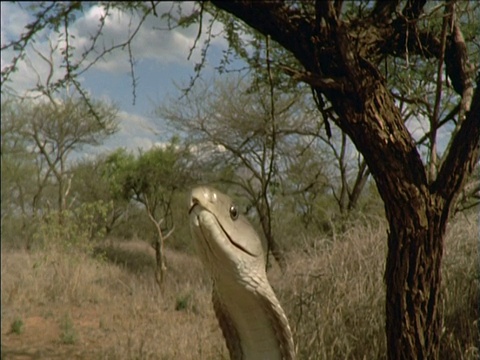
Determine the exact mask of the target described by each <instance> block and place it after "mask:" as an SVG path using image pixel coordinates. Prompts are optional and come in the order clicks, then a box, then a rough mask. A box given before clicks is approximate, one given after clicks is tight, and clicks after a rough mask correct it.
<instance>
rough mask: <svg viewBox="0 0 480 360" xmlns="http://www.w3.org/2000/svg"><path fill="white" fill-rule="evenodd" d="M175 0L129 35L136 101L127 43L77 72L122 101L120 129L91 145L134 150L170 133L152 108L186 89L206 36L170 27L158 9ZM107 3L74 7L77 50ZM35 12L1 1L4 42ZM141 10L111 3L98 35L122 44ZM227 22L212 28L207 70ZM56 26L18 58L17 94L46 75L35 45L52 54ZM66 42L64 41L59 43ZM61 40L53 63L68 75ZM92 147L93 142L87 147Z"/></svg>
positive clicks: (5, 54)
mask: <svg viewBox="0 0 480 360" xmlns="http://www.w3.org/2000/svg"><path fill="white" fill-rule="evenodd" d="M193 6H194V5H193V3H186V4H184V5H183V8H184V9H185V10H186V11H187V12H188V11H189V10H191V9H192V7H193ZM171 7H172V3H170V2H162V3H161V4H159V5H158V6H157V13H158V14H159V17H155V16H149V17H147V18H146V20H145V22H144V24H143V25H142V26H141V28H140V30H139V32H138V33H137V34H136V36H135V40H134V41H133V43H132V53H133V56H134V58H135V62H136V63H135V78H136V80H137V86H136V97H135V104H133V101H134V96H133V86H132V77H131V73H130V62H129V57H128V52H127V51H121V50H120V51H116V52H115V53H113V54H112V55H109V56H107V57H106V58H104V59H102V60H100V61H99V62H97V63H96V64H95V65H94V66H93V67H91V68H90V69H89V70H88V71H86V72H85V73H83V74H82V75H81V77H80V79H79V80H80V82H81V84H82V86H83V87H84V89H86V90H87V91H88V92H89V94H90V96H91V97H92V98H93V99H102V100H105V101H108V102H113V103H114V104H116V105H117V106H118V109H119V121H120V131H119V132H118V133H117V134H115V135H114V136H113V137H112V138H110V139H109V140H107V141H106V142H105V144H104V145H102V146H101V147H100V148H99V149H96V150H94V151H93V152H101V151H104V150H107V151H108V150H109V149H113V148H116V147H119V146H121V147H126V148H127V149H132V150H136V149H138V148H142V149H148V148H150V147H151V146H152V145H154V144H155V143H158V142H164V141H166V140H168V138H169V133H168V132H167V131H166V129H165V127H164V124H163V122H162V120H161V119H159V118H158V117H156V116H155V115H154V109H155V107H156V106H157V105H159V104H160V103H161V102H162V101H164V100H165V99H167V98H177V97H178V96H180V95H181V92H180V91H179V87H185V86H186V85H188V84H189V81H190V78H191V77H192V76H194V75H195V72H194V67H195V64H196V63H198V62H199V61H200V59H201V44H202V43H203V41H204V40H205V37H204V36H202V37H201V38H200V40H199V42H198V44H199V45H197V47H196V48H195V49H194V50H193V52H192V54H191V56H190V58H189V54H190V50H191V48H192V47H193V45H194V43H195V39H196V37H197V34H198V25H193V26H190V27H189V28H186V29H185V28H177V29H173V30H167V29H166V28H167V23H166V20H165V19H162V18H161V17H160V14H161V13H163V12H166V11H168V10H170V9H171ZM104 13H105V9H104V8H102V7H101V6H98V5H92V6H91V7H90V8H88V9H85V11H84V12H83V13H79V14H77V17H76V19H75V21H74V22H73V23H72V24H71V26H70V30H69V31H70V34H71V35H74V37H75V38H74V39H73V40H72V45H73V46H74V47H75V49H76V51H77V53H76V55H77V56H78V55H79V54H80V53H81V52H82V50H83V49H85V47H86V46H88V44H89V43H90V37H91V35H92V34H94V33H96V30H97V29H98V26H99V19H100V16H102V15H103V14H104ZM208 19H209V18H208V15H207V17H205V18H204V22H203V24H204V26H206V24H208ZM32 20H33V16H32V14H31V11H30V10H29V9H28V6H27V5H26V4H25V3H23V4H22V3H20V4H19V3H15V4H14V3H11V2H4V1H2V2H1V43H2V46H3V45H4V44H5V43H7V42H8V41H10V40H12V39H16V38H18V37H19V36H20V35H21V34H22V33H24V32H25V25H26V24H28V23H29V22H31V21H32ZM139 20H140V17H139V16H133V17H132V16H131V15H130V14H125V13H121V12H120V11H118V10H114V11H112V13H111V15H110V16H109V17H107V18H106V21H105V25H104V29H103V36H102V38H101V39H100V40H99V43H100V44H102V45H105V46H110V45H113V44H118V43H121V42H123V41H125V39H126V38H127V37H128V34H129V32H132V31H133V29H134V28H135V26H136V24H138V23H139ZM222 29H223V28H222V25H221V24H220V23H215V24H214V26H213V28H212V34H214V35H217V36H215V37H213V38H212V39H211V44H210V48H209V51H208V54H207V64H206V67H205V68H204V69H203V70H202V74H201V75H202V77H204V78H207V79H208V78H209V77H212V76H213V74H214V72H215V70H214V67H215V66H217V65H218V64H219V61H220V57H221V56H222V51H223V50H225V49H226V48H227V42H226V40H225V39H224V38H223V36H218V35H220V33H221V32H222ZM58 40H59V37H58V34H56V33H55V32H52V31H44V32H42V33H41V34H40V36H39V37H38V38H37V39H36V42H35V45H34V49H32V48H30V49H29V50H28V52H27V57H26V59H25V61H23V62H21V63H20V64H19V67H18V71H17V72H16V73H14V76H13V77H12V83H11V84H10V85H11V86H12V88H14V90H15V92H16V93H18V94H23V93H25V92H26V91H27V90H28V89H30V88H32V86H34V85H35V83H36V82H37V81H39V79H40V81H41V82H45V80H46V76H47V74H48V73H49V66H48V63H47V62H46V61H44V60H43V59H42V58H41V56H39V55H38V54H37V53H36V52H39V53H41V54H43V55H44V56H48V54H49V53H50V47H51V46H52V45H53V46H54V45H55V44H57V43H59V41H58ZM62 43H63V42H62V41H60V44H62ZM61 46H62V45H60V48H59V49H57V50H56V51H55V53H54V55H53V57H52V60H53V62H54V64H55V73H54V77H57V78H60V77H62V76H63V73H62V70H61V68H60V62H61V55H60V50H61ZM12 56H13V54H12V52H11V51H8V50H5V51H2V53H1V67H2V69H3V68H4V66H7V65H9V64H10V63H11V60H12ZM84 151H86V152H89V151H92V149H84Z"/></svg>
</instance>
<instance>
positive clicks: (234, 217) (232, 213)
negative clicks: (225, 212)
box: [230, 205, 238, 220]
mask: <svg viewBox="0 0 480 360" xmlns="http://www.w3.org/2000/svg"><path fill="white" fill-rule="evenodd" d="M230 217H231V218H232V220H237V218H238V210H237V207H236V206H235V205H230Z"/></svg>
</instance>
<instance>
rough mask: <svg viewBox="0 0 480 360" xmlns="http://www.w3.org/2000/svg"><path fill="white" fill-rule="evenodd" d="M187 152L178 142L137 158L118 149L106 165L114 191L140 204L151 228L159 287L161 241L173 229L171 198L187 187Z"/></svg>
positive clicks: (162, 275) (162, 271) (163, 270)
mask: <svg viewBox="0 0 480 360" xmlns="http://www.w3.org/2000/svg"><path fill="white" fill-rule="evenodd" d="M188 157H189V155H188V152H186V151H184V149H183V150H182V149H181V147H180V144H179V142H178V139H175V138H174V139H173V140H172V141H171V142H170V143H169V144H167V145H166V146H165V147H164V148H161V147H156V148H152V149H150V150H148V151H146V152H144V153H141V154H139V156H138V157H136V158H135V157H134V156H133V155H130V154H127V153H125V151H123V150H118V151H116V152H114V153H112V154H111V155H110V156H109V158H107V162H108V163H110V164H111V165H113V163H115V166H113V167H112V168H111V169H110V171H109V173H110V176H111V177H112V178H113V179H112V186H113V187H114V188H115V190H114V191H115V192H120V193H121V194H122V196H123V198H124V199H126V200H129V201H134V202H136V203H137V204H140V205H141V206H142V207H143V208H144V209H145V212H146V214H147V216H148V219H149V221H150V222H151V223H152V224H153V225H154V228H155V237H154V240H153V241H152V242H151V245H152V247H153V249H154V250H155V258H156V268H155V281H156V282H157V284H158V286H159V287H160V288H162V286H163V284H164V278H165V273H166V270H167V265H166V259H165V240H166V239H168V238H169V237H170V236H171V235H172V233H173V231H174V229H175V224H174V222H173V213H172V211H173V209H172V202H173V198H174V195H175V194H176V193H177V192H179V191H181V190H183V189H184V187H185V186H186V184H189V183H190V182H189V179H191V176H192V175H191V174H189V172H188V171H187V164H188Z"/></svg>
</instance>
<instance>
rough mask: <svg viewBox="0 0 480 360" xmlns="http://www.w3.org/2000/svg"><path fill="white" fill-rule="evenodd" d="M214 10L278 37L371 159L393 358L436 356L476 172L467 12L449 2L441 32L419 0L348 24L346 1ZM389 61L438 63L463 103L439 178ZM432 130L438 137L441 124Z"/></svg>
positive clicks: (479, 103) (478, 125) (476, 122)
mask: <svg viewBox="0 0 480 360" xmlns="http://www.w3.org/2000/svg"><path fill="white" fill-rule="evenodd" d="M213 3H214V4H215V6H217V7H218V8H220V9H223V10H225V11H227V12H229V13H230V14H232V15H233V16H234V17H235V18H238V19H241V20H243V21H244V22H245V23H246V24H247V25H249V26H251V27H253V28H254V29H256V30H257V31H259V32H261V33H262V34H264V35H268V36H271V37H272V39H273V40H275V41H277V42H278V43H279V44H280V45H281V46H282V47H283V48H284V49H285V50H286V51H287V52H289V53H290V54H292V55H293V56H294V57H295V58H296V59H297V60H298V62H299V66H298V67H297V68H296V69H288V71H289V72H290V74H292V76H294V77H296V78H297V79H299V80H301V81H305V82H307V83H309V84H310V85H311V86H312V88H313V91H314V92H315V94H316V95H317V96H318V97H319V98H322V99H324V100H325V101H326V102H328V103H329V104H331V106H332V108H333V110H334V113H335V115H333V116H331V119H332V120H333V121H335V123H336V124H338V126H339V127H340V128H341V129H342V130H343V131H344V132H345V133H346V134H348V136H349V137H350V138H351V139H352V141H353V142H354V144H355V145H356V147H357V149H358V150H359V151H360V152H361V153H362V154H363V156H364V158H365V161H366V162H367V164H368V166H369V169H370V171H371V172H372V175H373V178H374V179H375V181H376V183H377V187H378V190H379V193H380V196H381V197H382V199H383V201H384V204H385V212H386V216H387V220H388V223H389V232H388V255H387V265H386V274H385V279H386V283H387V299H386V315H387V316H386V319H387V324H386V331H387V346H388V357H389V358H390V359H417V358H418V359H426V358H428V359H434V358H438V356H439V354H438V350H439V344H440V334H441V324H442V314H441V309H440V284H441V267H440V265H441V259H442V253H443V240H444V236H445V229H446V225H447V222H448V218H449V215H450V211H451V209H452V207H453V205H454V202H455V198H456V196H457V195H458V193H459V189H461V187H462V185H463V183H464V180H465V178H466V177H467V176H468V175H469V174H471V173H472V171H473V169H474V167H475V165H476V164H477V160H478V142H479V135H480V95H479V90H478V85H479V81H480V79H479V78H477V91H476V92H475V95H474V96H473V82H472V80H471V78H472V76H473V73H472V68H471V66H470V63H469V53H468V51H467V46H466V44H465V40H464V38H463V36H462V30H461V15H460V14H459V11H458V9H459V7H460V6H461V5H460V4H456V3H455V1H447V2H446V3H445V11H444V13H443V14H442V15H441V16H443V24H444V26H443V31H438V30H435V29H434V28H431V27H428V26H427V27H426V28H422V26H420V24H419V18H420V16H423V17H425V16H426V17H427V19H433V18H434V17H435V13H434V11H433V10H431V9H430V11H431V12H430V13H425V12H424V10H425V8H426V1H421V0H420V1H415V0H410V1H406V2H404V3H401V2H400V1H389V2H381V1H377V2H376V3H375V4H374V6H373V7H371V8H370V9H368V8H366V7H364V8H363V9H362V11H358V12H356V13H353V14H352V15H350V16H346V15H345V14H344V12H342V5H344V4H343V1H315V2H314V4H311V6H309V5H310V3H309V4H306V5H305V6H303V5H302V3H295V2H294V3H292V2H283V1H278V2H265V3H261V4H259V3H255V2H252V1H234V2H222V1H213ZM313 5H314V6H313ZM400 5H402V7H400ZM427 10H428V8H427ZM232 21H234V20H232ZM432 21H433V20H432ZM427 25H429V24H427ZM389 56H393V57H405V56H416V57H418V59H420V60H423V59H429V58H430V59H438V61H439V62H438V63H439V64H440V65H439V68H440V69H442V66H443V65H445V70H446V73H447V75H448V77H449V79H450V80H451V81H452V83H453V84H454V89H455V91H456V92H457V93H458V95H459V96H458V97H457V99H458V100H457V101H458V104H459V106H460V111H459V113H458V115H457V117H456V120H457V123H458V124H459V126H458V131H457V132H455V133H454V134H453V138H452V141H451V146H450V148H449V151H448V152H447V153H446V155H445V159H444V161H443V162H442V163H441V164H439V166H438V173H436V174H435V172H434V171H431V170H430V169H425V166H424V164H423V162H422V159H421V157H420V154H419V153H418V150H417V148H416V147H415V142H414V141H413V139H412V135H411V134H410V133H409V131H408V129H407V128H406V126H405V125H404V123H403V119H402V117H401V114H400V111H399V108H398V107H397V105H396V104H395V100H394V97H393V95H392V92H391V90H390V89H389V88H388V87H387V83H386V81H385V78H384V76H383V75H382V73H381V72H380V70H379V62H381V60H382V59H384V58H386V57H389ZM438 76H439V77H441V76H442V72H441V71H439V72H438ZM430 125H431V128H432V133H435V132H436V131H437V128H438V118H434V119H432V121H431V122H430Z"/></svg>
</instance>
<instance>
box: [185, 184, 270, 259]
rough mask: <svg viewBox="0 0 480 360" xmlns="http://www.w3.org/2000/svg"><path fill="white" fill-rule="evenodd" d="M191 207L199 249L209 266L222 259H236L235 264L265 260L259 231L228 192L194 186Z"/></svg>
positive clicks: (192, 228) (191, 223) (194, 235)
mask: <svg viewBox="0 0 480 360" xmlns="http://www.w3.org/2000/svg"><path fill="white" fill-rule="evenodd" d="M188 209H189V210H188V213H189V216H190V227H191V230H192V235H193V237H194V239H195V244H196V247H197V251H198V252H199V255H200V257H201V258H202V260H203V262H204V264H205V265H206V266H212V263H215V264H217V263H224V261H222V260H227V261H229V262H233V263H235V265H236V268H239V267H242V264H244V263H245V262H248V263H249V264H251V263H252V260H255V263H258V265H259V266H262V263H263V264H264V262H265V252H264V247H263V244H262V241H261V239H260V237H259V235H258V234H257V232H256V231H255V229H254V228H253V226H252V225H251V224H250V222H249V221H248V219H247V218H246V217H245V216H244V215H243V214H241V213H240V211H239V209H238V208H237V206H236V205H235V203H234V202H233V201H232V199H231V198H230V197H229V196H228V195H225V194H223V193H222V192H220V191H218V190H216V189H213V188H210V187H206V186H201V187H197V188H194V189H193V190H192V192H191V194H190V198H189V204H188ZM249 266H250V265H249ZM263 266H264V265H263Z"/></svg>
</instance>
